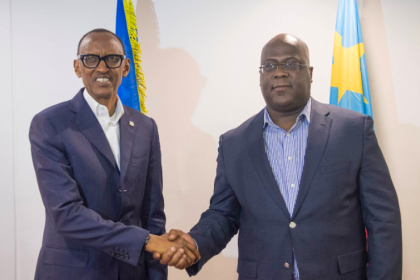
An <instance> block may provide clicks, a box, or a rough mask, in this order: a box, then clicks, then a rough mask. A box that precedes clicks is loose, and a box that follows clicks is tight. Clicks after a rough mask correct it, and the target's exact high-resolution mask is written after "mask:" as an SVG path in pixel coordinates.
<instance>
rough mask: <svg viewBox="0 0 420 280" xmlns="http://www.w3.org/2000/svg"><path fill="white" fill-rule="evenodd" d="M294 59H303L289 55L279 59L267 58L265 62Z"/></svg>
mask: <svg viewBox="0 0 420 280" xmlns="http://www.w3.org/2000/svg"><path fill="white" fill-rule="evenodd" d="M294 59H295V60H297V61H301V59H300V58H299V57H296V56H288V57H284V58H282V59H281V60H278V59H276V58H267V59H266V60H264V63H267V62H276V63H283V62H287V61H290V60H294Z"/></svg>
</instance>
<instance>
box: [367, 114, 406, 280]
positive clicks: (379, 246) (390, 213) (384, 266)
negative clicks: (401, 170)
mask: <svg viewBox="0 0 420 280" xmlns="http://www.w3.org/2000/svg"><path fill="white" fill-rule="evenodd" d="M359 176H360V177H359V186H360V200H361V204H362V212H363V220H364V223H365V226H366V229H367V232H368V260H369V266H368V269H367V271H368V273H367V274H368V275H367V276H368V279H369V280H385V279H401V278H402V234H401V215H400V208H399V204H398V197H397V194H396V192H395V189H394V186H393V184H392V180H391V176H390V174H389V171H388V167H387V165H386V163H385V159H384V157H383V155H382V152H381V150H380V148H379V146H378V141H377V139H376V136H375V133H374V131H373V120H372V118H371V117H366V119H365V128H364V144H363V158H362V164H361V169H360V173H359Z"/></svg>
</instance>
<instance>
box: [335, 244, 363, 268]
mask: <svg viewBox="0 0 420 280" xmlns="http://www.w3.org/2000/svg"><path fill="white" fill-rule="evenodd" d="M337 260H338V266H339V268H340V273H341V274H345V273H348V272H351V271H354V270H358V269H361V268H364V267H366V264H367V253H366V248H363V249H361V250H358V251H355V252H352V253H348V254H344V255H340V256H338V257H337Z"/></svg>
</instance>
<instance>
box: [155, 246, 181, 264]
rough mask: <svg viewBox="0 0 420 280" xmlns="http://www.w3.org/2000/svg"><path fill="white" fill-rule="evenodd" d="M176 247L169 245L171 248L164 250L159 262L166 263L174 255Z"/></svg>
mask: <svg viewBox="0 0 420 280" xmlns="http://www.w3.org/2000/svg"><path fill="white" fill-rule="evenodd" d="M176 251H177V250H176V248H175V247H171V249H169V250H168V251H166V252H165V253H164V254H163V255H162V257H161V258H160V261H159V262H160V264H167V263H168V262H169V261H170V260H171V259H172V257H173V256H174V255H175V253H176Z"/></svg>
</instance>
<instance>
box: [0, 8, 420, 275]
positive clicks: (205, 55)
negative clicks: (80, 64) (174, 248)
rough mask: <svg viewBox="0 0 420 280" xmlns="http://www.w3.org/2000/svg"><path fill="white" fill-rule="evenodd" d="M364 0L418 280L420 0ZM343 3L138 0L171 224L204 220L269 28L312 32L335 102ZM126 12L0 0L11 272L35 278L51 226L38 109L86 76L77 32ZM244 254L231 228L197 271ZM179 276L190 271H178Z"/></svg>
mask: <svg viewBox="0 0 420 280" xmlns="http://www.w3.org/2000/svg"><path fill="white" fill-rule="evenodd" d="M358 2H359V8H360V11H361V22H362V29H363V36H364V42H365V50H366V59H367V64H368V65H367V66H368V73H369V80H370V84H371V95H372V103H373V111H374V119H375V122H376V131H377V135H378V138H379V142H380V144H381V147H382V149H383V152H384V154H385V157H386V159H387V161H388V165H389V167H390V170H391V174H392V177H393V180H394V183H395V186H396V189H397V192H398V195H399V199H400V204H401V211H402V215H403V234H404V279H405V280H414V279H417V275H419V274H420V267H419V266H418V263H420V260H419V256H420V245H419V244H420V242H418V236H419V235H420V225H418V224H419V223H417V217H416V214H417V213H419V212H420V203H417V201H418V200H419V199H420V175H419V174H420V173H419V172H418V171H419V167H418V166H420V148H419V146H418V143H419V141H420V118H419V117H418V116H417V115H418V113H417V110H416V107H417V104H419V102H420V94H419V93H420V92H419V89H418V88H417V87H416V86H415V82H416V80H417V79H416V78H417V72H418V71H417V65H419V60H420V58H419V56H418V55H416V54H417V52H418V49H419V43H420V38H419V35H418V30H419V27H420V19H419V17H417V14H419V12H420V4H419V3H418V1H416V0H403V1H392V0H382V1H379V0H364V1H358ZM337 4H338V0H320V1H313V0H300V1H284V0H260V1H254V0H229V1H226V0H212V1H195V0H177V1H169V0H154V1H153V2H152V0H137V4H136V13H137V17H138V25H139V40H140V42H141V44H142V51H143V64H142V66H143V69H144V72H145V75H146V82H147V87H148V91H147V93H148V95H149V97H148V99H147V103H146V105H147V107H148V110H149V112H150V113H149V115H150V116H152V117H154V118H155V119H156V120H157V123H158V126H159V131H160V135H161V144H162V151H163V167H164V183H165V187H164V194H165V200H166V212H167V216H168V226H167V227H168V229H170V228H173V227H175V228H180V229H183V230H188V229H189V228H190V227H191V226H192V225H193V224H194V223H195V222H196V221H197V220H198V218H199V215H200V214H201V212H202V211H203V210H205V209H206V208H207V206H208V201H209V198H210V195H211V193H212V184H213V180H214V175H215V167H216V164H215V159H216V156H217V150H216V149H217V139H218V137H219V135H220V134H221V133H223V132H225V131H226V130H228V129H231V128H233V127H236V126H237V125H239V124H240V123H242V122H243V121H244V120H246V119H247V118H249V117H250V116H252V115H253V114H255V113H257V112H258V111H259V110H260V109H261V108H262V107H263V106H264V101H263V99H262V97H261V93H260V90H259V75H258V66H259V60H260V52H261V48H262V46H263V45H264V44H265V42H266V41H268V40H269V39H270V38H271V37H273V36H274V35H276V34H278V33H282V32H288V33H292V34H295V35H297V36H299V37H300V38H302V39H303V40H304V41H306V43H307V44H308V46H309V48H310V51H311V64H312V65H313V66H314V83H313V87H312V95H313V96H314V97H315V98H316V99H318V100H319V101H322V102H328V100H329V91H330V90H329V88H330V78H331V60H332V51H333V40H334V28H335V20H336V13H337ZM360 4H363V5H360ZM115 10H116V1H115V0H73V1H54V0H37V1H31V0H10V1H0V26H1V27H0V38H2V39H1V40H0V53H1V54H2V57H3V60H2V61H3V65H2V66H3V67H2V68H1V70H0V71H1V72H0V92H1V96H2V97H3V98H2V99H3V101H4V104H5V105H4V108H3V109H2V110H0V117H1V119H2V120H3V122H2V123H1V125H0V127H1V130H2V131H3V132H4V134H2V137H0V153H1V155H4V156H3V159H4V160H2V161H1V163H0V165H1V166H0V172H1V174H0V175H1V177H2V179H3V181H4V182H6V184H5V185H4V186H3V192H2V196H1V197H0V205H1V207H0V211H1V212H0V217H1V219H2V225H4V228H7V229H10V230H7V231H6V230H2V231H0V249H1V252H2V254H1V256H0V269H1V270H2V273H3V274H2V278H4V279H19V280H26V279H33V274H34V270H35V264H36V258H37V254H38V251H39V248H40V243H41V237H42V232H43V226H44V209H43V205H42V201H41V198H40V195H39V192H38V188H37V185H36V180H35V174H34V172H33V167H32V162H31V157H30V149H29V141H28V129H29V124H30V121H31V119H32V117H33V116H34V115H35V114H36V113H37V112H39V111H41V110H42V109H44V108H46V107H48V106H50V105H52V104H55V103H58V102H61V101H64V100H68V99H70V98H71V97H72V96H73V95H74V94H75V93H76V92H77V91H78V89H79V88H80V87H81V86H82V83H81V81H80V80H79V79H77V78H76V76H75V74H74V73H73V67H72V65H73V59H74V58H75V56H76V48H77V43H78V41H79V39H80V37H81V36H82V35H83V34H84V33H85V32H87V31H89V30H91V29H93V28H97V27H103V28H107V29H110V30H114V29H115ZM10 15H11V17H10ZM159 41H160V44H159ZM10 53H11V54H12V55H11V56H9V55H7V54H10ZM5 54H6V55H5ZM12 89H13V90H12ZM3 135H4V136H3ZM15 224H16V226H15ZM15 227H16V234H15ZM15 244H16V245H15ZM15 246H16V250H15ZM236 256H237V248H236V240H234V241H232V242H231V244H230V245H229V246H228V248H227V249H226V250H225V251H223V253H222V254H221V255H219V256H217V257H216V258H214V259H212V260H211V261H210V262H209V264H208V265H206V266H205V268H204V270H203V271H202V272H201V273H200V275H199V276H197V277H196V279H237V274H236ZM15 263H16V278H15V276H14V273H15ZM4 273H6V274H4ZM3 275H7V277H6V276H4V277H3ZM170 279H171V280H174V279H175V280H177V279H188V277H187V275H186V274H185V273H184V272H178V271H176V270H174V269H171V270H170Z"/></svg>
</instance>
